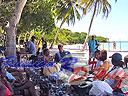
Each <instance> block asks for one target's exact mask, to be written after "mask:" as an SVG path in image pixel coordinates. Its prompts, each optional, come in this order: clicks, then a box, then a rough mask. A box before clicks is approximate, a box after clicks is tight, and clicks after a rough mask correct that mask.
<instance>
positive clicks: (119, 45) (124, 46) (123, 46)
mask: <svg viewBox="0 0 128 96" xmlns="http://www.w3.org/2000/svg"><path fill="white" fill-rule="evenodd" d="M100 49H105V50H108V51H128V41H116V42H107V43H100Z"/></svg>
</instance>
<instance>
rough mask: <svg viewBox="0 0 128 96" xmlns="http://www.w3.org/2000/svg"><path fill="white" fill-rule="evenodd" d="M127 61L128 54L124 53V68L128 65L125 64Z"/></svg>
mask: <svg viewBox="0 0 128 96" xmlns="http://www.w3.org/2000/svg"><path fill="white" fill-rule="evenodd" d="M127 63H128V55H126V56H125V57H124V65H125V68H127V67H128V66H127Z"/></svg>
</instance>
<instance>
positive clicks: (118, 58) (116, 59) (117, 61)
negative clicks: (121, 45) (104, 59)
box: [110, 53, 124, 67]
mask: <svg viewBox="0 0 128 96" xmlns="http://www.w3.org/2000/svg"><path fill="white" fill-rule="evenodd" d="M110 58H112V59H111V62H112V64H113V65H114V66H120V67H122V66H123V64H124V63H123V61H122V55H121V54H120V53H114V54H113V55H112V56H110Z"/></svg>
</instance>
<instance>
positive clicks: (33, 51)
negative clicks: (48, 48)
mask: <svg viewBox="0 0 128 96" xmlns="http://www.w3.org/2000/svg"><path fill="white" fill-rule="evenodd" d="M35 39H36V37H35V36H32V37H31V40H30V41H28V42H27V50H28V52H29V54H32V55H31V57H30V58H29V60H34V59H35V58H36V45H35Z"/></svg>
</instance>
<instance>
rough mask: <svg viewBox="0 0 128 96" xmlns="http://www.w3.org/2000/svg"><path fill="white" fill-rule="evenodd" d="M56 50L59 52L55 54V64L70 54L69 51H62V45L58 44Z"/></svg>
mask: <svg viewBox="0 0 128 96" xmlns="http://www.w3.org/2000/svg"><path fill="white" fill-rule="evenodd" d="M58 50H59V52H57V53H56V54H55V62H60V60H61V59H62V58H64V57H65V56H67V55H71V53H70V52H69V51H65V50H64V49H63V45H62V44H59V45H58Z"/></svg>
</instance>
